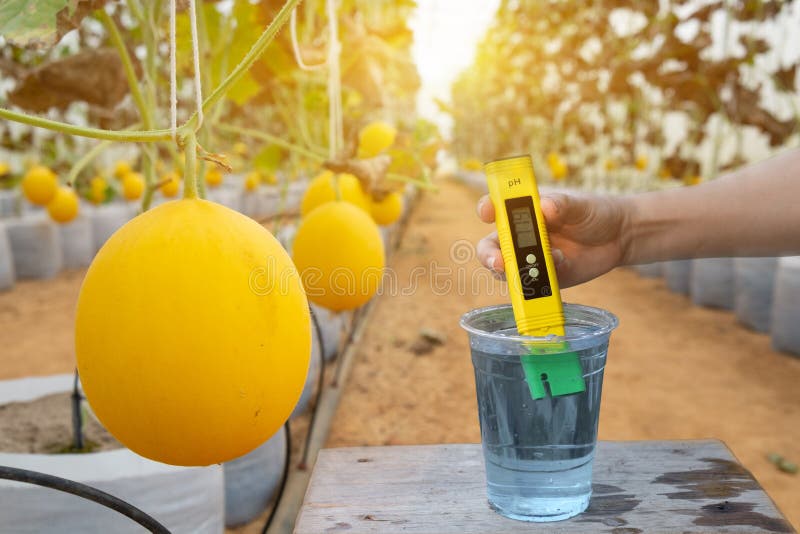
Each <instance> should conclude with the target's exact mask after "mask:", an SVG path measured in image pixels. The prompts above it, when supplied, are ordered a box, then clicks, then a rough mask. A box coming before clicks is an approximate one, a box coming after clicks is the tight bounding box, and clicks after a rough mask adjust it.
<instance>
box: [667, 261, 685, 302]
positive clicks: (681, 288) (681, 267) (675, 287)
mask: <svg viewBox="0 0 800 534" xmlns="http://www.w3.org/2000/svg"><path fill="white" fill-rule="evenodd" d="M691 276H692V260H675V261H668V262H665V263H664V280H665V281H666V282H667V287H668V288H669V290H670V291H673V292H675V293H680V294H681V295H688V294H689V281H690V279H691Z"/></svg>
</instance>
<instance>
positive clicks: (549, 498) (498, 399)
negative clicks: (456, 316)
mask: <svg viewBox="0 0 800 534" xmlns="http://www.w3.org/2000/svg"><path fill="white" fill-rule="evenodd" d="M564 318H565V327H566V335H565V336H564V337H563V338H561V337H557V338H553V339H554V340H556V341H563V342H566V347H568V349H567V350H565V351H564V355H565V357H573V358H574V357H576V356H575V355H577V358H579V360H580V366H581V370H582V375H583V380H584V383H585V386H586V389H585V391H584V392H582V393H574V394H571V395H563V396H556V397H552V396H550V393H549V390H548V394H547V396H546V397H544V398H541V399H536V400H534V399H533V398H532V397H531V392H530V388H529V386H528V383H527V378H528V377H526V373H525V369H524V368H523V366H522V363H521V357H522V356H529V355H530V353H531V348H530V347H531V341H532V340H533V341H535V340H536V339H537V338H531V337H527V336H520V335H519V334H518V333H517V329H516V323H515V321H514V313H513V311H512V309H511V306H510V305H503V306H490V307H487V308H480V309H477V310H473V311H471V312H469V313H467V314H465V315H464V316H463V317H462V318H461V327H462V328H464V329H465V330H466V331H467V332H468V333H469V339H470V348H471V352H472V363H473V365H474V367H475V385H476V389H477V394H478V415H479V420H480V425H481V443H482V445H483V455H484V460H485V464H486V486H487V493H488V496H489V505H490V506H491V507H492V508H493V509H494V510H496V511H497V512H499V513H500V514H502V515H504V516H506V517H510V518H512V519H519V520H522V521H537V522H544V521H560V520H562V519H567V518H569V517H572V516H575V515H577V514H579V513H581V512H583V511H584V510H586V508H587V507H588V506H589V498H590V497H591V495H592V463H593V460H594V450H595V445H596V443H597V421H598V416H599V414H600V393H601V390H602V387H603V369H604V368H605V363H606V353H607V351H608V339H609V337H610V335H611V331H612V330H614V328H616V327H617V324H618V320H617V318H616V317H615V316H614V315H613V314H611V313H609V312H607V311H604V310H601V309H598V308H592V307H590V306H580V305H575V304H564ZM539 339H540V340H541V338H539ZM548 339H550V338H548ZM570 353H571V354H572V356H570ZM531 379H535V378H534V377H531Z"/></svg>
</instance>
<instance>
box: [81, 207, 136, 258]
mask: <svg viewBox="0 0 800 534" xmlns="http://www.w3.org/2000/svg"><path fill="white" fill-rule="evenodd" d="M134 214H135V209H134V208H133V207H131V206H128V205H126V204H120V203H112V204H106V205H104V206H98V207H96V208H94V209H93V210H92V211H90V212H89V220H91V221H92V238H93V239H94V250H95V252H96V251H98V250H100V247H102V246H103V244H105V242H106V241H107V240H108V238H109V237H111V236H112V235H113V234H114V232H116V231H117V230H119V229H120V227H121V226H122V225H124V224H125V223H126V222H128V221H129V220H130V219H131V218H132V217H133V216H134Z"/></svg>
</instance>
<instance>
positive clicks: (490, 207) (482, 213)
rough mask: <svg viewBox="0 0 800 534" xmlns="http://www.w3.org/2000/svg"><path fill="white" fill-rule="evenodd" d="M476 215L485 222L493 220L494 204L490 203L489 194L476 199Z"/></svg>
mask: <svg viewBox="0 0 800 534" xmlns="http://www.w3.org/2000/svg"><path fill="white" fill-rule="evenodd" d="M478 217H479V218H480V220H482V221H483V222H485V223H493V222H494V204H492V199H490V198H489V195H483V196H482V197H481V198H480V200H478Z"/></svg>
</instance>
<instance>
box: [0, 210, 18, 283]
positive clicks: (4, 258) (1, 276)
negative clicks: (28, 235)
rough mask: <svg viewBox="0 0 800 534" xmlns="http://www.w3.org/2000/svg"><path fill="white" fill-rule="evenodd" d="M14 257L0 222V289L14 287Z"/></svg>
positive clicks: (4, 227)
mask: <svg viewBox="0 0 800 534" xmlns="http://www.w3.org/2000/svg"><path fill="white" fill-rule="evenodd" d="M15 279H16V274H15V273H14V259H13V258H12V257H11V244H10V243H9V242H8V235H6V226H5V224H3V223H2V222H0V291H5V290H7V289H11V288H12V287H14V280H15Z"/></svg>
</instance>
